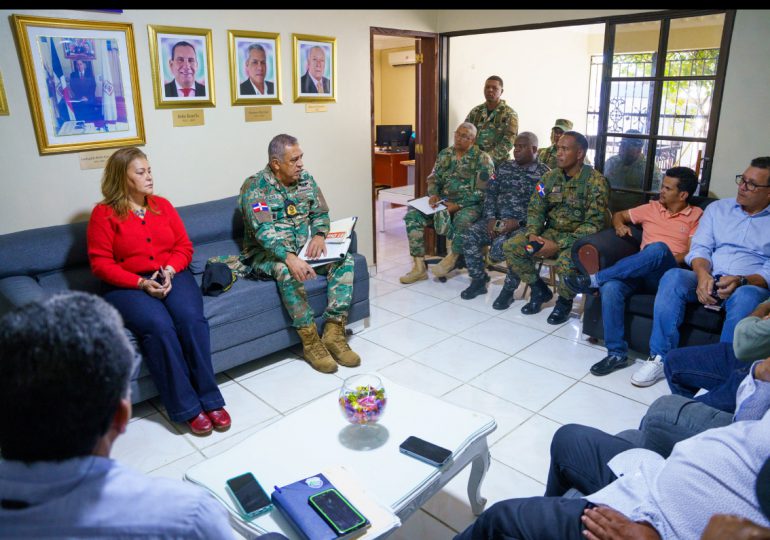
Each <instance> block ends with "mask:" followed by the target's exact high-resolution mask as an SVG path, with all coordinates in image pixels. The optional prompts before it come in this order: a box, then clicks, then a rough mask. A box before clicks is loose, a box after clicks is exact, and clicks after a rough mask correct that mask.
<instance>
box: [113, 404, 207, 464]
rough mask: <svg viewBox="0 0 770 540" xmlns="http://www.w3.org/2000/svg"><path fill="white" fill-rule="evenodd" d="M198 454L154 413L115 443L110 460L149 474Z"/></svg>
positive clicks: (164, 419) (141, 420)
mask: <svg viewBox="0 0 770 540" xmlns="http://www.w3.org/2000/svg"><path fill="white" fill-rule="evenodd" d="M181 429H183V428H181ZM195 452H196V450H195V448H194V447H193V446H192V445H191V444H190V443H189V442H187V441H186V440H185V438H184V437H183V436H182V435H180V434H179V432H178V431H177V430H176V429H174V428H173V427H172V426H171V424H170V423H169V422H168V420H167V419H166V417H165V416H163V415H162V414H161V413H155V414H151V415H150V416H147V417H145V418H140V419H139V420H136V421H135V422H131V423H130V424H129V425H128V429H126V432H125V433H124V434H123V435H121V436H120V437H118V438H117V439H116V440H115V444H114V445H113V447H112V453H111V457H112V458H113V459H115V460H117V461H120V462H121V463H124V464H126V465H129V466H131V467H133V468H135V469H137V470H139V471H142V472H149V471H152V470H155V469H157V468H159V467H162V466H163V465H167V464H169V463H171V462H173V461H176V460H178V459H180V458H183V457H185V456H189V455H190V454H193V453H195Z"/></svg>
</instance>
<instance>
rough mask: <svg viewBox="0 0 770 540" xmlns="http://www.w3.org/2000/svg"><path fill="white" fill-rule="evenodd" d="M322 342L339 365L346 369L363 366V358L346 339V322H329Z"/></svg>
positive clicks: (325, 327)
mask: <svg viewBox="0 0 770 540" xmlns="http://www.w3.org/2000/svg"><path fill="white" fill-rule="evenodd" d="M321 341H322V342H323V344H324V346H325V347H326V348H327V349H328V350H329V352H330V353H332V356H333V357H334V359H335V360H336V361H337V363H338V364H339V365H341V366H345V367H356V366H360V365H361V357H360V356H358V354H356V353H355V352H353V350H352V349H351V348H350V345H348V342H347V340H346V339H345V321H333V320H327V321H326V326H324V335H323V337H322V338H321Z"/></svg>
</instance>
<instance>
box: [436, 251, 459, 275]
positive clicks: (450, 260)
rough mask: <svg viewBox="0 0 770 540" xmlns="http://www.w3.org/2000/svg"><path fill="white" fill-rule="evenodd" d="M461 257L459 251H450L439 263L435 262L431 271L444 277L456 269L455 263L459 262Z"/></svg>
mask: <svg viewBox="0 0 770 540" xmlns="http://www.w3.org/2000/svg"><path fill="white" fill-rule="evenodd" d="M459 257H460V254H459V253H455V252H453V251H450V252H449V253H447V255H446V257H444V258H443V259H441V260H440V261H439V262H438V263H436V264H434V265H433V268H431V269H430V271H431V272H433V275H434V276H436V277H444V276H445V275H447V274H448V273H449V272H451V271H452V270H454V267H455V264H457V259H458V258H459Z"/></svg>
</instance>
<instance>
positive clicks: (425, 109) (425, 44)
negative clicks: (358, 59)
mask: <svg viewBox="0 0 770 540" xmlns="http://www.w3.org/2000/svg"><path fill="white" fill-rule="evenodd" d="M375 35H383V36H397V37H408V38H414V39H415V41H416V45H415V50H416V51H417V52H422V53H423V56H422V60H421V61H419V62H418V63H417V66H416V70H415V102H416V103H415V129H414V130H415V132H416V138H415V152H414V159H415V167H414V186H415V196H416V197H421V196H423V195H424V194H425V192H426V190H427V185H426V181H425V178H426V177H427V171H430V170H431V169H432V167H433V163H434V162H435V161H436V156H437V155H438V89H439V84H438V74H439V70H438V49H439V43H438V40H439V35H438V34H436V33H432V32H420V31H416V30H400V29H396V28H383V27H379V26H371V27H369V96H370V105H371V108H370V115H371V118H370V125H371V146H370V148H374V142H375V129H374V127H375V124H374V36H375ZM371 193H372V218H373V219H372V233H373V234H372V239H373V246H374V247H373V251H374V254H373V256H374V264H377V219H376V217H377V209H376V208H375V206H376V201H375V198H374V160H373V159H372V174H371ZM426 248H428V249H430V248H432V246H426Z"/></svg>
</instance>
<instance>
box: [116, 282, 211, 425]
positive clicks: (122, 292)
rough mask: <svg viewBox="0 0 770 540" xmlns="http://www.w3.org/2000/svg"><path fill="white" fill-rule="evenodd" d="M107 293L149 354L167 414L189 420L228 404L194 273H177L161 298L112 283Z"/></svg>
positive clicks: (150, 363)
mask: <svg viewBox="0 0 770 540" xmlns="http://www.w3.org/2000/svg"><path fill="white" fill-rule="evenodd" d="M104 299H105V300H107V301H108V302H109V303H110V304H112V305H113V306H115V308H116V309H117V310H118V311H119V312H120V314H121V315H122V316H123V321H124V322H125V325H126V327H127V328H128V329H129V330H131V331H132V332H133V333H134V335H135V336H136V339H137V340H138V341H139V345H140V347H141V349H142V353H143V355H144V360H145V362H147V367H148V368H149V370H150V375H151V376H152V379H153V381H154V382H155V386H157V387H158V392H159V393H160V398H161V401H163V405H164V406H165V407H166V411H168V416H169V418H171V420H174V421H175V422H184V421H185V420H189V419H191V418H194V417H195V416H197V415H198V413H200V412H201V410H204V411H210V410H214V409H219V408H220V407H223V406H224V404H225V400H224V398H223V397H222V394H221V393H220V392H219V387H217V382H216V380H215V378H214V368H213V367H212V365H211V345H210V340H209V323H208V321H207V320H206V317H204V316H203V296H201V290H200V288H199V287H198V284H197V283H195V279H194V278H193V276H192V274H191V273H190V272H189V271H188V270H185V271H184V272H179V273H178V274H177V275H176V277H174V281H173V287H172V288H171V292H170V293H169V294H168V296H167V297H166V298H165V299H163V300H160V299H158V298H153V297H152V296H150V295H149V294H147V293H146V292H144V291H141V290H139V289H121V288H115V287H109V289H108V290H107V292H105V293H104Z"/></svg>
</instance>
